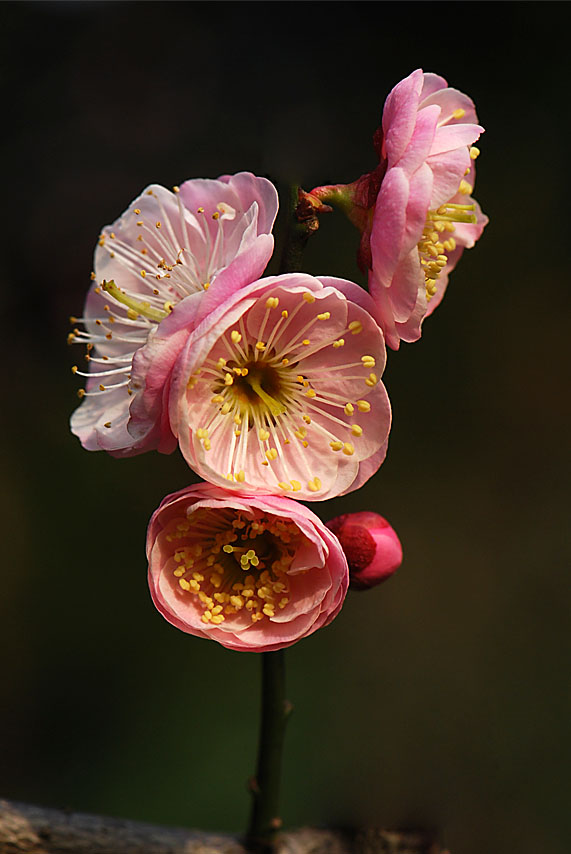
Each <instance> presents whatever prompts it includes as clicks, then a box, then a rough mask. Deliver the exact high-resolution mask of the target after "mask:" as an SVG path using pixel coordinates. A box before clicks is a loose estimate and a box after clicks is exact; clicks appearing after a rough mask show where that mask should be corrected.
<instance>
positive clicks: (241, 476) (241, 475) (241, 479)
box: [236, 469, 246, 483]
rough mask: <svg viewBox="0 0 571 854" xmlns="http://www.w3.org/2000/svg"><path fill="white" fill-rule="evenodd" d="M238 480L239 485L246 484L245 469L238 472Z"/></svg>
mask: <svg viewBox="0 0 571 854" xmlns="http://www.w3.org/2000/svg"><path fill="white" fill-rule="evenodd" d="M236 480H237V481H238V483H244V481H245V480H246V472H245V471H244V469H240V471H239V472H237V474H236Z"/></svg>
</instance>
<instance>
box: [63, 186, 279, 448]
mask: <svg viewBox="0 0 571 854" xmlns="http://www.w3.org/2000/svg"><path fill="white" fill-rule="evenodd" d="M277 207H278V198H277V193H276V190H275V187H274V186H273V184H271V183H270V181H267V180H266V179H265V178H258V177H256V176H254V175H252V174H250V173H248V172H240V173H238V174H237V175H223V176H222V177H221V178H219V179H218V180H206V179H194V180H190V181H186V182H185V183H184V184H182V185H181V186H180V187H175V188H174V190H173V192H170V191H169V190H167V189H165V188H164V187H160V186H158V185H151V186H150V187H148V188H147V189H146V190H144V191H143V192H142V194H141V195H140V196H138V197H137V198H136V199H135V200H134V201H133V202H132V203H131V204H130V205H129V207H128V208H127V210H126V211H125V213H124V214H123V215H122V216H121V217H120V218H119V219H118V220H117V221H116V222H114V223H113V224H112V225H109V226H106V227H105V228H104V229H103V231H102V233H101V235H100V238H99V242H98V245H97V248H96V250H95V261H94V266H95V270H94V272H93V273H92V280H93V284H92V287H91V289H90V291H89V294H88V297H87V301H86V305H85V311H84V317H82V318H73V319H72V320H73V321H75V322H79V321H81V322H82V323H83V326H84V330H80V329H74V331H73V332H72V333H71V335H70V336H69V338H70V342H71V343H83V344H87V350H88V352H87V361H88V368H89V370H88V372H86V373H84V372H82V371H79V370H77V368H74V372H76V373H78V374H80V375H81V376H85V377H87V383H86V388H85V390H83V389H82V390H81V392H80V396H81V397H82V398H83V401H82V404H81V405H80V406H79V408H78V409H77V410H76V411H75V412H74V414H73V415H72V418H71V429H72V431H73V432H74V433H75V435H76V436H78V437H79V439H80V440H81V443H82V445H83V446H84V448H87V449H88V450H90V451H93V450H100V449H103V450H106V451H109V452H110V453H112V454H113V455H114V456H130V455H132V454H138V453H142V452H143V451H147V450H150V449H152V448H158V450H159V451H162V452H164V453H170V452H171V451H172V450H174V448H175V447H176V439H175V437H174V436H173V434H172V432H171V430H170V426H169V422H168V418H167V417H166V412H165V411H163V407H162V405H161V401H162V395H166V394H167V393H168V382H167V381H166V379H165V384H164V388H161V389H160V390H155V391H157V398H160V400H159V399H156V400H155V410H154V420H153V421H152V422H151V421H149V422H148V424H147V430H146V432H145V433H144V434H143V433H142V432H141V431H139V432H138V434H137V436H136V437H134V436H133V435H132V434H131V433H130V431H129V422H130V417H131V407H132V406H133V403H134V402H135V400H136V398H137V395H138V393H139V391H140V389H142V388H144V387H145V382H144V378H142V379H141V378H139V383H138V388H135V387H134V386H133V383H132V381H131V379H132V370H133V360H134V358H135V357H136V355H137V353H138V351H139V350H140V348H141V347H143V346H144V345H145V344H146V343H147V342H148V341H150V340H152V338H153V337H154V335H155V334H156V333H157V331H158V330H159V329H160V328H161V325H162V323H163V321H164V320H165V319H166V318H171V317H172V316H173V315H174V316H176V314H177V312H178V311H179V309H180V308H181V307H182V306H184V310H185V317H186V318H187V320H188V317H189V316H190V314H191V313H192V311H194V310H195V309H196V307H197V305H198V303H199V302H200V299H201V298H202V296H203V295H204V294H205V292H206V291H207V290H208V289H209V288H212V290H216V287H217V279H218V276H219V274H220V273H221V272H222V271H224V270H231V271H232V273H233V282H234V284H235V286H236V287H239V286H241V285H243V284H248V283H249V282H252V281H254V280H256V279H257V278H258V277H259V276H260V275H261V274H262V272H263V270H264V268H265V266H266V264H267V262H268V260H269V258H270V257H271V254H272V251H273V237H272V235H271V230H272V226H273V223H274V220H275V217H276V213H277ZM164 368H165V376H168V370H167V369H166V368H167V366H164ZM159 392H160V394H159ZM165 399H166V398H165Z"/></svg>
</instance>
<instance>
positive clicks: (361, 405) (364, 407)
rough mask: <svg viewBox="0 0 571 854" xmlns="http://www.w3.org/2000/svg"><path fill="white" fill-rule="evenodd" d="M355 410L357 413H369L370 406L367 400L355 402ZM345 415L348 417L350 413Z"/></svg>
mask: <svg viewBox="0 0 571 854" xmlns="http://www.w3.org/2000/svg"><path fill="white" fill-rule="evenodd" d="M357 409H358V410H359V412H370V411H371V404H370V403H369V401H368V400H358V401H357ZM347 414H348V415H349V414H352V413H347Z"/></svg>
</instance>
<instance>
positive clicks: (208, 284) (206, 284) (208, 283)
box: [202, 282, 210, 291]
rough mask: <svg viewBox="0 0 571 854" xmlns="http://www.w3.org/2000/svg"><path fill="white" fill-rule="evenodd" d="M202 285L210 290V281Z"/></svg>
mask: <svg viewBox="0 0 571 854" xmlns="http://www.w3.org/2000/svg"><path fill="white" fill-rule="evenodd" d="M202 287H203V288H204V290H205V291H207V290H208V288H209V287H210V282H204V284H203V285H202Z"/></svg>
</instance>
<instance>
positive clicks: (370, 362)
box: [361, 356, 376, 368]
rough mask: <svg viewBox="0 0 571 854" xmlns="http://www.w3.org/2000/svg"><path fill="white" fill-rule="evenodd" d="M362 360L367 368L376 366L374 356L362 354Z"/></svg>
mask: <svg viewBox="0 0 571 854" xmlns="http://www.w3.org/2000/svg"><path fill="white" fill-rule="evenodd" d="M361 361H362V363H363V367H365V368H374V367H375V364H376V363H375V359H374V357H373V356H361Z"/></svg>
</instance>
